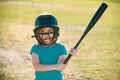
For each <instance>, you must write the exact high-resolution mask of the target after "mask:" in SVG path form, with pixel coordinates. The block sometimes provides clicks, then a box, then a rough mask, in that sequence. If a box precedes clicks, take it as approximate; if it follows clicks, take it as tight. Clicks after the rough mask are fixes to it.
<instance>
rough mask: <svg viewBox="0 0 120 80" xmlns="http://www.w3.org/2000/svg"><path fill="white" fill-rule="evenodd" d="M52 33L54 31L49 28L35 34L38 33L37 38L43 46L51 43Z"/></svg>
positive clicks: (39, 30) (41, 29)
mask: <svg viewBox="0 0 120 80" xmlns="http://www.w3.org/2000/svg"><path fill="white" fill-rule="evenodd" d="M54 32H55V30H54V29H53V28H51V27H43V28H40V29H38V30H37V33H39V38H40V39H41V40H42V41H43V43H44V44H50V43H52V39H53V36H54Z"/></svg>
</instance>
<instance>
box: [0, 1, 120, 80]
mask: <svg viewBox="0 0 120 80" xmlns="http://www.w3.org/2000/svg"><path fill="white" fill-rule="evenodd" d="M102 2H106V3H107V4H108V8H107V10H106V11H105V13H104V14H103V16H102V17H101V18H100V20H99V21H98V22H97V24H96V25H95V26H94V28H93V29H92V30H91V31H90V32H89V34H88V35H87V36H86V37H85V39H84V40H83V42H82V43H81V44H80V46H79V50H78V54H77V55H76V56H75V57H72V59H71V61H70V63H69V64H68V66H67V68H66V69H65V71H64V72H63V74H64V80H120V46H119V45H120V41H119V40H120V23H119V21H120V15H119V13H120V9H119V8H120V5H119V4H120V1H119V0H91V1H90V0H85V1H82V0H76V1H74V0H0V80H33V74H34V70H33V67H32V64H31V56H30V55H29V50H30V48H31V45H32V44H33V43H34V42H35V39H32V38H31V36H32V35H33V32H32V30H33V28H34V19H35V18H36V16H37V15H39V14H40V13H42V12H50V13H53V14H55V16H56V17H57V18H58V22H59V25H60V37H59V40H58V42H61V43H63V44H65V46H66V48H67V50H69V49H70V48H71V47H74V45H75V44H76V42H77V40H78V39H79V37H80V35H81V34H82V32H83V31H84V29H85V27H86V26H87V24H88V22H89V20H90V19H91V17H92V16H93V14H94V13H95V11H96V10H97V8H98V7H99V6H100V4H101V3H102Z"/></svg>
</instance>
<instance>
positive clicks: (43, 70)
mask: <svg viewBox="0 0 120 80" xmlns="http://www.w3.org/2000/svg"><path fill="white" fill-rule="evenodd" d="M33 31H34V36H33V37H35V38H36V40H37V42H38V43H37V44H34V45H33V46H32V48H31V50H30V54H31V55H32V64H33V67H34V69H35V80H62V71H63V69H64V68H65V66H66V65H65V64H63V61H64V60H65V55H66V54H67V51H66V48H65V46H64V45H63V44H61V43H57V42H56V41H57V39H58V36H59V26H58V23H57V19H56V18H55V16H53V15H52V14H50V13H42V14H41V15H39V16H38V17H37V18H36V20H35V28H34V30H33ZM76 52H77V49H73V48H72V49H71V50H70V52H69V53H70V54H72V55H75V54H76Z"/></svg>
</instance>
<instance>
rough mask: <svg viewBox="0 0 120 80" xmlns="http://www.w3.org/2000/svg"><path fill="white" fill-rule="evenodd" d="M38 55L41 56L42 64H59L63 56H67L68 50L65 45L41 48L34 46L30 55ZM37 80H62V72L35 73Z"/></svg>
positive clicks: (57, 44) (56, 44)
mask: <svg viewBox="0 0 120 80" xmlns="http://www.w3.org/2000/svg"><path fill="white" fill-rule="evenodd" d="M32 53H36V54H38V56H39V61H40V64H45V65H49V64H57V61H58V58H59V56H61V55H66V54H67V50H66V48H65V46H64V45H62V44H60V43H55V44H54V45H51V46H41V45H37V44H34V45H33V46H32V48H31V50H30V54H31V55H32ZM35 80H62V72H60V71H57V70H49V71H35Z"/></svg>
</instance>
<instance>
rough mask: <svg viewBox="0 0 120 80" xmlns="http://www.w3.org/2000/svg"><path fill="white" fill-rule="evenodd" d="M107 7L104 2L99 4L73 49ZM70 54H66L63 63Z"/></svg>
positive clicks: (67, 59)
mask: <svg viewBox="0 0 120 80" xmlns="http://www.w3.org/2000/svg"><path fill="white" fill-rule="evenodd" d="M107 7H108V5H107V4H106V3H102V4H101V5H100V7H99V8H98V10H97V11H96V13H95V14H94V16H93V17H92V19H91V20H90V22H89V24H88V26H87V27H86V29H85V31H84V32H83V34H82V36H81V37H80V39H79V40H78V42H77V44H76V45H75V46H74V49H75V48H77V47H78V46H79V45H80V43H81V41H82V40H83V39H84V37H85V36H86V35H87V33H88V32H89V31H90V30H91V29H92V27H93V26H94V25H95V23H96V22H97V21H98V20H99V18H100V17H101V16H102V14H103V13H104V11H105V10H106V8H107ZM71 56H72V55H71V54H69V55H68V56H67V58H66V59H65V61H64V62H63V64H66V63H67V62H68V61H69V59H70V58H71Z"/></svg>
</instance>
